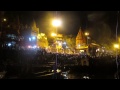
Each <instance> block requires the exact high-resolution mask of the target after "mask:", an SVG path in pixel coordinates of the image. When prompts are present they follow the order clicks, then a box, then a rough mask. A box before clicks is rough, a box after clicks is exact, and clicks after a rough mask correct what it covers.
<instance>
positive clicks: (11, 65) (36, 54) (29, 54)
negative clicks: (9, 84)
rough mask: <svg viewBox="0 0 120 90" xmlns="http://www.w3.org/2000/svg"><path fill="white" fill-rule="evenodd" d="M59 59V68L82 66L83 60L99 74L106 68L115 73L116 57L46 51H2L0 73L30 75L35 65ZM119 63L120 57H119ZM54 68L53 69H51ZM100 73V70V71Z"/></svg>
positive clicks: (0, 51)
mask: <svg viewBox="0 0 120 90" xmlns="http://www.w3.org/2000/svg"><path fill="white" fill-rule="evenodd" d="M56 57H57V66H58V67H61V69H62V68H64V66H69V67H70V66H81V60H83V59H86V60H88V61H89V68H92V71H95V72H97V71H98V69H97V68H100V67H101V68H102V69H103V68H105V69H107V70H110V68H111V71H113V72H115V70H116V57H115V56H111V55H104V56H101V57H96V56H88V55H80V54H59V53H52V52H49V53H48V52H47V51H46V50H45V49H37V50H32V49H30V50H8V49H2V50H0V71H7V72H8V75H7V76H9V73H12V74H16V75H17V76H19V77H20V76H24V75H28V73H31V72H33V69H32V66H33V65H36V66H37V65H38V66H42V65H46V66H47V65H49V63H48V62H55V60H56ZM117 59H118V63H119V62H120V56H119V55H118V58H117ZM51 68H52V67H51ZM98 72H100V70H99V71H98Z"/></svg>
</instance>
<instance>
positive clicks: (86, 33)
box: [85, 32, 89, 45]
mask: <svg viewBox="0 0 120 90" xmlns="http://www.w3.org/2000/svg"><path fill="white" fill-rule="evenodd" d="M85 36H87V45H88V36H89V33H88V32H85Z"/></svg>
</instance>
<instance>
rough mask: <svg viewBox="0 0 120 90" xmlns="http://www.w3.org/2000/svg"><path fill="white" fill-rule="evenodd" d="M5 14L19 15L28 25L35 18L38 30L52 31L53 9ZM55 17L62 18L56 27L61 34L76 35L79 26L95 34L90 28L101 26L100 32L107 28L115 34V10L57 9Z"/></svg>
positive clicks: (47, 32) (54, 13)
mask: <svg viewBox="0 0 120 90" xmlns="http://www.w3.org/2000/svg"><path fill="white" fill-rule="evenodd" d="M5 15H6V16H8V17H15V16H18V15H19V17H20V22H21V23H23V24H28V25H30V24H31V22H32V20H33V19H35V21H36V23H37V26H38V27H39V29H40V32H44V33H46V34H49V33H50V32H51V31H54V27H52V24H51V21H52V19H53V18H54V17H56V12H55V11H6V12H5ZM57 17H59V18H61V20H62V26H61V27H59V28H58V32H59V33H62V34H72V35H76V34H77V33H78V30H79V28H80V27H81V28H82V29H83V31H89V32H91V35H93V34H95V33H94V32H95V31H93V30H92V29H94V30H96V32H97V28H101V29H100V30H99V31H100V32H102V31H104V30H106V29H109V30H108V32H110V33H112V34H113V35H114V34H115V30H116V23H117V11H57ZM119 25H120V23H119ZM118 29H119V28H118ZM118 33H120V30H118Z"/></svg>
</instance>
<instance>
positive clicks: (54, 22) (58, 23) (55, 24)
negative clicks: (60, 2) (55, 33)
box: [52, 19, 62, 27]
mask: <svg viewBox="0 0 120 90" xmlns="http://www.w3.org/2000/svg"><path fill="white" fill-rule="evenodd" d="M61 24H62V22H61V20H59V19H55V20H53V21H52V25H53V26H55V27H59V26H61Z"/></svg>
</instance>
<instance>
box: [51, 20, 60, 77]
mask: <svg viewBox="0 0 120 90" xmlns="http://www.w3.org/2000/svg"><path fill="white" fill-rule="evenodd" d="M52 25H53V26H54V27H56V43H57V28H58V27H59V26H61V20H60V19H54V20H53V21H52ZM54 35H55V34H54ZM54 35H53V36H54ZM56 48H57V44H56ZM57 53H58V48H57ZM56 72H57V54H56V60H55V68H54V73H55V75H56ZM56 78H57V76H56Z"/></svg>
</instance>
